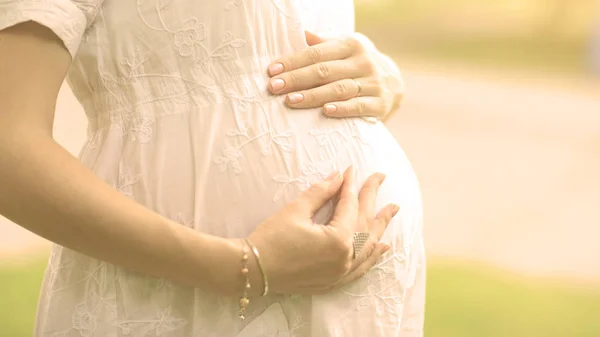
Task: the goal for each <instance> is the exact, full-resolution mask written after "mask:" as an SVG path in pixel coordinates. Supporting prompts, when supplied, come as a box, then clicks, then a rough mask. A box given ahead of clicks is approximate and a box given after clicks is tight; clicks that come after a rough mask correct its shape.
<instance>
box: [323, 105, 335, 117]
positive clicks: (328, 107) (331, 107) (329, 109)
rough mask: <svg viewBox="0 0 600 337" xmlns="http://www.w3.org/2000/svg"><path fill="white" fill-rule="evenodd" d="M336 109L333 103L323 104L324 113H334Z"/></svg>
mask: <svg viewBox="0 0 600 337" xmlns="http://www.w3.org/2000/svg"><path fill="white" fill-rule="evenodd" d="M336 111H337V106H335V105H333V104H327V105H325V114H327V115H329V114H332V113H335V112H336Z"/></svg>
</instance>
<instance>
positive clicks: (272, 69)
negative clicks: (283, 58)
mask: <svg viewBox="0 0 600 337" xmlns="http://www.w3.org/2000/svg"><path fill="white" fill-rule="evenodd" d="M263 69H264V68H263ZM281 72H283V64H281V63H274V64H271V65H270V66H269V75H271V76H275V75H279V74H281Z"/></svg>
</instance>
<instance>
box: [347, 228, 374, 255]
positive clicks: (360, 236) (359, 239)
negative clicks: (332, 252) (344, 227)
mask: <svg viewBox="0 0 600 337" xmlns="http://www.w3.org/2000/svg"><path fill="white" fill-rule="evenodd" d="M370 236H371V234H370V233H367V232H355V233H354V235H353V236H352V247H353V248H354V256H353V258H354V259H355V260H356V258H357V257H358V254H360V251H361V250H362V249H363V247H364V246H365V243H367V240H369V237H370Z"/></svg>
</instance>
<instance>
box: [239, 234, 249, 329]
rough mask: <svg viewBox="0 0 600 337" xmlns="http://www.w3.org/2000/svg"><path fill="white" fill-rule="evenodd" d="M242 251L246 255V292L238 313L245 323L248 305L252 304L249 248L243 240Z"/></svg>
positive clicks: (244, 268) (244, 267) (244, 263)
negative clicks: (249, 291)
mask: <svg viewBox="0 0 600 337" xmlns="http://www.w3.org/2000/svg"><path fill="white" fill-rule="evenodd" d="M242 247H243V248H242V250H243V253H244V255H242V275H243V276H244V292H243V295H242V297H241V298H240V311H239V312H238V317H239V318H240V319H241V320H242V321H243V320H244V319H246V316H245V314H246V308H248V304H250V299H249V298H248V290H250V273H249V271H248V252H249V251H248V246H247V245H246V243H245V242H244V240H242Z"/></svg>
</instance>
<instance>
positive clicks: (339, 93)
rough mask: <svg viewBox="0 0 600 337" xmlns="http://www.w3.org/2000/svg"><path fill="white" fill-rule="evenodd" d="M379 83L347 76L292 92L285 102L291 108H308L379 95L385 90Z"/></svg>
mask: <svg viewBox="0 0 600 337" xmlns="http://www.w3.org/2000/svg"><path fill="white" fill-rule="evenodd" d="M379 85H380V84H379V82H377V81H375V80H371V79H369V78H355V79H352V78H347V79H342V80H339V81H335V82H332V83H329V84H325V85H322V86H318V87H316V88H312V89H309V90H301V91H298V92H293V93H290V94H288V95H287V96H286V99H285V102H286V103H287V105H288V106H289V107H291V108H296V109H307V108H317V107H321V106H323V105H325V104H326V103H329V102H339V101H345V100H349V99H351V98H355V97H358V96H373V97H379V95H380V94H381V92H383V89H382V88H381V87H380V86H379Z"/></svg>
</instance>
